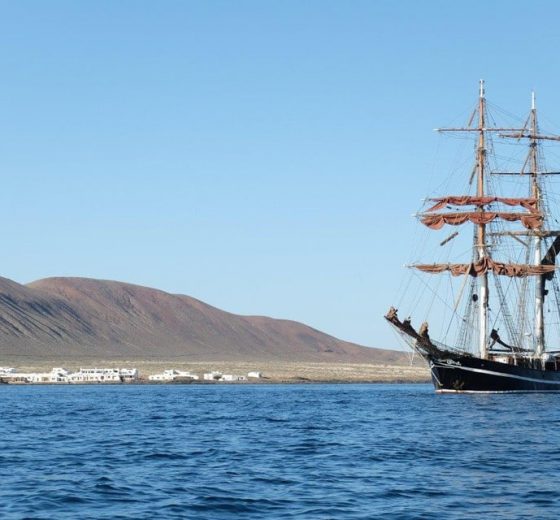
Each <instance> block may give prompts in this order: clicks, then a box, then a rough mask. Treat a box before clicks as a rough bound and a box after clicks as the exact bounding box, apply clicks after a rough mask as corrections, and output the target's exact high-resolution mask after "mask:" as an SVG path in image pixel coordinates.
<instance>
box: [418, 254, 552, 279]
mask: <svg viewBox="0 0 560 520" xmlns="http://www.w3.org/2000/svg"><path fill="white" fill-rule="evenodd" d="M411 267H414V268H415V269H418V270H420V271H423V272H425V273H430V274H438V273H444V272H446V271H449V272H450V273H451V274H452V275H453V276H461V275H466V274H468V275H470V276H481V275H483V274H486V273H488V272H493V273H494V274H497V275H502V276H510V277H516V278H521V277H525V276H542V275H545V274H549V273H553V272H554V269H555V266H554V265H530V264H508V263H504V262H496V261H495V260H493V259H492V258H490V257H488V256H486V257H484V258H482V259H481V260H477V261H476V262H471V263H470V264H415V265H412V266H411Z"/></svg>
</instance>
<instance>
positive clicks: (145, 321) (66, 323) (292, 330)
mask: <svg viewBox="0 0 560 520" xmlns="http://www.w3.org/2000/svg"><path fill="white" fill-rule="evenodd" d="M3 358H4V359H5V360H6V361H9V360H10V359H11V358H27V359H30V360H38V359H41V358H49V359H60V360H66V361H71V360H79V359H96V358H97V359H105V360H107V359H129V360H133V359H138V360H149V359H154V360H155V359H157V360H165V361H167V360H173V359H176V360H181V361H193V362H194V361H315V362H329V361H332V362H355V363H401V362H404V361H405V356H404V354H402V353H400V352H395V351H392V350H380V349H372V348H367V347H362V346H359V345H355V344H353V343H348V342H345V341H341V340H339V339H337V338H334V337H332V336H329V335H327V334H324V333H322V332H320V331H318V330H315V329H313V328H311V327H308V326H306V325H303V324H301V323H297V322H294V321H288V320H277V319H272V318H266V317H262V316H238V315H235V314H230V313H228V312H225V311H222V310H219V309H217V308H215V307H212V306H210V305H207V304H205V303H203V302H201V301H199V300H196V299H194V298H191V297H189V296H182V295H173V294H168V293H165V292H163V291H159V290H156V289H150V288H147V287H140V286H137V285H131V284H125V283H120V282H113V281H105V280H93V279H86V278H48V279H44V280H39V281H36V282H33V283H30V284H28V285H20V284H18V283H15V282H13V281H11V280H8V279H6V278H0V360H2V359H3ZM0 364H3V363H0Z"/></svg>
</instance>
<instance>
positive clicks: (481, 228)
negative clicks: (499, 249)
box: [476, 79, 488, 359]
mask: <svg viewBox="0 0 560 520" xmlns="http://www.w3.org/2000/svg"><path fill="white" fill-rule="evenodd" d="M485 105H486V99H485V97H484V80H482V79H481V80H480V91H479V98H478V148H477V161H476V166H477V170H478V172H477V187H476V194H477V196H478V197H480V198H482V197H484V195H485V194H484V173H485V164H486V135H485V127H486V124H485V114H486V106H485ZM477 211H478V212H479V213H484V207H483V206H480V207H479V208H478V210H477ZM481 220H482V219H481ZM477 251H478V260H479V261H483V260H484V258H485V257H486V224H484V222H482V221H481V223H480V224H477ZM478 281H479V286H478V291H479V336H478V349H479V353H480V357H481V358H482V359H486V358H487V357H488V272H487V271H485V272H483V273H482V274H481V276H479V277H478Z"/></svg>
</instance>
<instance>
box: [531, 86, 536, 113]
mask: <svg viewBox="0 0 560 520" xmlns="http://www.w3.org/2000/svg"><path fill="white" fill-rule="evenodd" d="M531 110H535V91H534V90H533V91H532V92H531Z"/></svg>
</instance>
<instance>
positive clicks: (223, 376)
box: [219, 374, 247, 381]
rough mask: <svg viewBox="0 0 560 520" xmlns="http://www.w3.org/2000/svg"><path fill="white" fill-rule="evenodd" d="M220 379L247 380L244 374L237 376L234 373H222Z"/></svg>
mask: <svg viewBox="0 0 560 520" xmlns="http://www.w3.org/2000/svg"><path fill="white" fill-rule="evenodd" d="M219 380H220V381H247V378H246V377H245V376H237V375H235V374H223V375H222V377H220V379H219Z"/></svg>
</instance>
